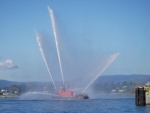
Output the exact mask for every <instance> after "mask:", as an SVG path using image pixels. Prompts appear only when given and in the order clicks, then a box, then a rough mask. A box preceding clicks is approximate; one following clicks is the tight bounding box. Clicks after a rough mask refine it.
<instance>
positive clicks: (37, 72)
mask: <svg viewBox="0 0 150 113" xmlns="http://www.w3.org/2000/svg"><path fill="white" fill-rule="evenodd" d="M48 6H50V7H51V8H52V9H53V11H54V14H55V20H56V24H57V33H58V37H59V44H60V49H61V51H62V52H61V55H62V56H63V55H64V56H65V57H63V58H64V59H63V66H64V68H66V70H67V69H68V70H73V67H72V69H69V68H68V67H69V66H66V64H65V61H66V62H67V61H70V62H72V65H74V67H77V66H78V65H80V64H79V63H78V64H74V62H76V61H74V58H75V57H76V58H77V59H78V62H80V63H81V64H82V60H83V59H84V60H85V59H86V57H88V58H87V59H86V60H85V61H83V62H86V63H83V64H85V65H92V64H91V63H92V61H93V62H97V64H95V65H98V64H99V63H100V62H98V61H101V60H100V58H101V56H105V54H111V53H113V52H119V53H120V56H119V57H118V58H117V59H116V60H115V61H114V62H113V63H112V64H111V65H110V66H109V68H108V69H107V70H106V71H105V72H104V73H103V75H114V74H127V75H130V74H147V75H150V52H149V51H150V22H149V21H150V13H149V12H150V7H149V6H150V1H149V0H138V1H137V0H113V1H112V0H32V1H31V0H24V1H23V0H22V1H20V0H13V1H9V0H8V1H7V0H1V1H0V79H6V80H14V81H49V79H50V78H49V75H48V72H47V70H46V67H45V64H44V62H43V59H42V57H41V54H40V51H39V48H38V45H37V42H36V38H35V31H39V32H41V33H42V34H44V36H45V37H48V38H49V41H50V45H51V48H52V50H51V51H55V47H54V46H55V44H54V43H53V44H52V42H54V40H53V32H52V25H51V21H50V15H49V13H48ZM51 51H50V53H52V52H51ZM47 52H48V50H47ZM52 56H53V55H52ZM90 56H91V59H90V60H89V58H90ZM93 56H94V57H93ZM95 56H97V57H96V58H95ZM53 57H56V56H55V55H54V56H53ZM79 59H80V60H79ZM95 59H97V60H95ZM88 61H89V62H88ZM56 62H57V61H55V60H54V61H52V63H56ZM70 64H71V63H70ZM51 65H52V64H51ZM54 67H57V66H52V68H54ZM95 68H96V67H95ZM53 70H55V71H57V69H53ZM82 70H83V73H84V71H85V72H87V69H86V66H84V69H82ZM82 70H80V71H82ZM90 71H91V73H92V69H91V70H90ZM72 72H73V71H70V72H69V73H68V74H71V73H72ZM53 73H57V72H53ZM66 73H67V71H66ZM83 73H82V74H83Z"/></svg>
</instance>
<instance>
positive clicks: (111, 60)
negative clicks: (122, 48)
mask: <svg viewBox="0 0 150 113" xmlns="http://www.w3.org/2000/svg"><path fill="white" fill-rule="evenodd" d="M118 55H119V53H118V52H117V53H115V54H113V55H111V59H110V61H109V62H107V64H106V66H105V67H103V68H102V70H101V71H100V72H99V73H98V74H97V76H95V78H94V79H93V80H92V81H91V82H90V83H89V84H88V85H87V86H86V87H85V88H84V90H83V91H82V92H85V90H86V89H87V88H89V86H90V85H91V84H92V83H93V82H94V81H95V80H96V79H97V78H98V77H99V76H100V75H101V74H102V73H103V72H104V71H105V70H106V69H107V68H108V66H109V65H110V64H111V63H112V62H113V61H114V60H115V59H116V58H117V57H118Z"/></svg>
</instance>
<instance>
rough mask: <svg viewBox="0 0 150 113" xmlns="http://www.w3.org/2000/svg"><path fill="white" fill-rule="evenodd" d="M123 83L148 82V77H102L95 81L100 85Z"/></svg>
mask: <svg viewBox="0 0 150 113" xmlns="http://www.w3.org/2000/svg"><path fill="white" fill-rule="evenodd" d="M123 81H135V82H143V83H145V82H150V75H102V76H100V77H99V78H98V79H97V80H96V82H102V83H104V82H123Z"/></svg>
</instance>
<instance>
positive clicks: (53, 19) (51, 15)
mask: <svg viewBox="0 0 150 113" xmlns="http://www.w3.org/2000/svg"><path fill="white" fill-rule="evenodd" d="M48 11H49V13H50V18H51V22H52V28H53V33H54V38H55V44H56V49H57V55H58V60H59V67H60V71H61V75H62V81H63V83H64V75H63V70H62V63H61V58H60V52H59V46H58V40H57V34H56V25H55V18H54V14H53V10H52V9H51V8H50V7H48Z"/></svg>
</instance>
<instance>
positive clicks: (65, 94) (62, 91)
mask: <svg viewBox="0 0 150 113" xmlns="http://www.w3.org/2000/svg"><path fill="white" fill-rule="evenodd" d="M58 96H59V97H61V98H70V99H89V97H88V95H86V94H84V93H79V94H78V93H74V92H73V91H72V90H71V89H70V88H69V87H66V88H63V87H60V88H59V90H58Z"/></svg>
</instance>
